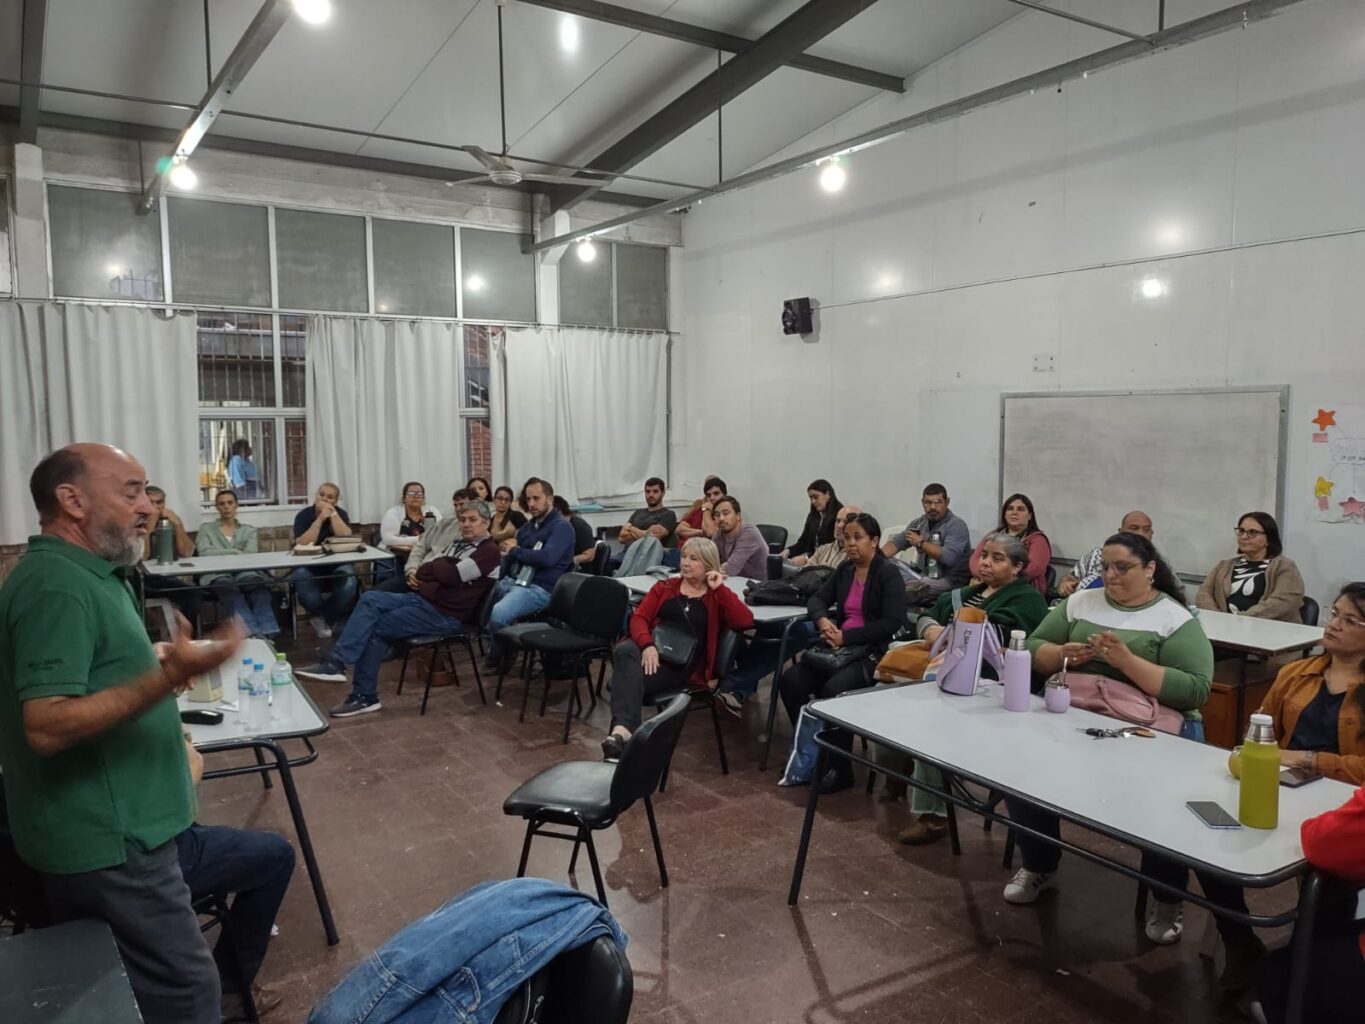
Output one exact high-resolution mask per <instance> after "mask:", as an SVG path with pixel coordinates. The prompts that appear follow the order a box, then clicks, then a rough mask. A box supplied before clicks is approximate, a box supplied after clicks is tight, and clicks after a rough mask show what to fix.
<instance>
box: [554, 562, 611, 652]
mask: <svg viewBox="0 0 1365 1024" xmlns="http://www.w3.org/2000/svg"><path fill="white" fill-rule="evenodd" d="M566 578H567V577H560V582H561V583H562V582H563V581H564V579H566ZM555 593H556V594H558V593H559V588H558V587H555ZM550 603H551V604H553V603H554V599H553V597H552V598H551V602H550ZM629 605H630V591H629V590H628V589H627V588H626V585H625V584H624V583H622V582H621V581H620V580H614V579H612V578H611V577H610V576H583V577H582V578H581V581H580V582H579V583H578V584H577V586H576V588H575V590H574V596H573V606H572V607H571V608H570V609H569V612H568V614H567V615H565V616H563V621H564V624H565V625H566V626H568V627H569V628H570V629H572V630H573V631H574V632H575V633H583V634H585V635H587V636H596V637H601V638H602V639H603V640H608V641H609V640H615V639H616V638H617V637H618V636H620V635H621V626H622V624H623V623H624V622H625V621H626V608H627V607H628V606H629Z"/></svg>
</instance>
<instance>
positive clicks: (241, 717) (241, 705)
mask: <svg viewBox="0 0 1365 1024" xmlns="http://www.w3.org/2000/svg"><path fill="white" fill-rule="evenodd" d="M237 721H238V722H241V723H242V724H243V725H246V724H247V723H249V722H250V721H251V659H250V658H243V659H242V664H241V665H240V666H239V667H238V669H237Z"/></svg>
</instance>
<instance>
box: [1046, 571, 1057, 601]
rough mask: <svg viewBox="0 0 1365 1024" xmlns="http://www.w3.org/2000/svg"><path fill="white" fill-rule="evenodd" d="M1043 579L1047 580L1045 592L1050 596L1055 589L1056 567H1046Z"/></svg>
mask: <svg viewBox="0 0 1365 1024" xmlns="http://www.w3.org/2000/svg"><path fill="white" fill-rule="evenodd" d="M1045 579H1046V580H1047V592H1048V593H1049V594H1050V593H1052V592H1053V591H1054V590H1056V589H1057V567H1056V566H1055V565H1049V566H1048V567H1047V576H1046V577H1045Z"/></svg>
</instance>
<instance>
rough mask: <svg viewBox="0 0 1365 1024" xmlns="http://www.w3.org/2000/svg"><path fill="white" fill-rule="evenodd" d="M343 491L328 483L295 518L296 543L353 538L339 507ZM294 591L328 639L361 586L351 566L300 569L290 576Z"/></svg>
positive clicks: (322, 637)
mask: <svg viewBox="0 0 1365 1024" xmlns="http://www.w3.org/2000/svg"><path fill="white" fill-rule="evenodd" d="M340 500H341V488H339V487H338V486H337V485H336V484H333V483H325V484H323V485H322V486H321V487H319V488H318V491H317V494H316V495H315V496H314V498H313V504H311V505H309V506H308V507H307V508H305V509H303V510H302V511H301V512H299V514H298V515H296V516H295V517H294V544H295V545H303V544H321V543H323V542H324V541H327V540H329V539H331V538H332V537H350V536H353V534H354V531H353V530H352V529H351V517H350V516H348V515H347V514H346V510H345V509H344V508H342V507H341V506H340V505H338V504H337V502H339V501H340ZM289 578H290V579H291V580H293V581H294V592H295V593H296V594H297V595H298V598H299V604H301V605H303V610H304V611H306V612H307V613H308V614H309V615H310V616H312V624H313V631H314V632H315V633H317V635H318V636H319V637H320V638H321V639H323V640H326V639H327V638H328V637H330V636H331V635H332V629H333V627H335V626H336V625H338V624H339V623H340V622H341V620H342V619H343V618H345V617H346V613H347V612H349V611H350V610H351V605H353V604H355V599H356V594H358V593H359V592H360V585H359V584H358V583H357V582H356V578H355V567H354V566H351V565H333V566H319V567H318V568H311V567H307V566H300V567H299V568H297V569H295V570H294V571H293V572H292V573H290V577H289Z"/></svg>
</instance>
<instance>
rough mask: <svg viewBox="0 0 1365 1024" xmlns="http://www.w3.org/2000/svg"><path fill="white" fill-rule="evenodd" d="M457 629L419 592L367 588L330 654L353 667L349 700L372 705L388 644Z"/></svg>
mask: <svg viewBox="0 0 1365 1024" xmlns="http://www.w3.org/2000/svg"><path fill="white" fill-rule="evenodd" d="M459 628H460V624H459V623H458V622H457V621H455V620H454V619H452V618H450V617H449V616H447V615H442V614H441V613H440V612H439V611H437V610H436V606H435V605H434V604H432V603H431V602H430V601H428V600H427V599H426V598H424V597H423V596H422V595H421V594H416V593H413V592H412V591H409V592H408V593H406V594H388V593H385V592H384V591H382V590H370V591H367V592H366V593H364V594H362V595H361V597H360V603H359V604H357V605H356V606H355V611H354V612H352V613H351V617H350V619H348V620H347V622H346V628H345V629H344V630H342V633H341V638H340V639H339V640H337V642H336V644H335V646H333V648H332V653H331V656H330V657H331V660H332V661H335V662H339V663H340V664H341V665H354V666H355V674H354V675H353V676H352V678H351V699H352V700H359V701H360V702H361V703H364V704H373V703H374V702H375V701H376V700H378V699H379V666H380V665H382V664H383V662H384V659H385V658H386V657H387V656H388V653H389V644H390V643H392V642H393V641H394V640H401V639H403V638H404V637H409V636H421V635H422V634H423V633H447V632H449V631H451V630H454V629H459Z"/></svg>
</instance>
